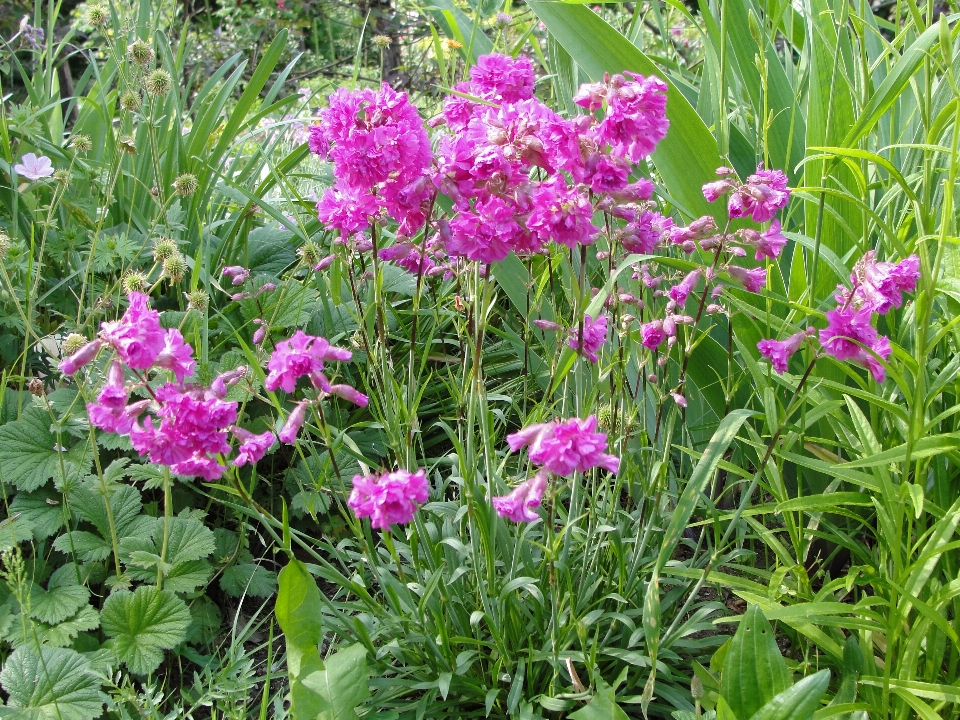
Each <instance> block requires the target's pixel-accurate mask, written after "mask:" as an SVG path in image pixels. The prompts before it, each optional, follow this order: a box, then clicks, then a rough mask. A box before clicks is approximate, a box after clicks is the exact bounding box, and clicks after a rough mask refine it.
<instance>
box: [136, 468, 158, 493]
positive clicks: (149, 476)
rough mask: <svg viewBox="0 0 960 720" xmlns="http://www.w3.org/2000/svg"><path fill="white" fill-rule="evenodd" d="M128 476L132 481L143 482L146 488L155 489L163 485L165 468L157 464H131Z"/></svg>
mask: <svg viewBox="0 0 960 720" xmlns="http://www.w3.org/2000/svg"><path fill="white" fill-rule="evenodd" d="M127 477H129V478H130V480H131V481H132V482H142V483H143V484H144V485H143V489H144V490H153V489H154V488H158V487H161V486H162V485H163V470H161V469H160V468H159V467H157V466H156V465H131V466H130V467H129V468H128V469H127Z"/></svg>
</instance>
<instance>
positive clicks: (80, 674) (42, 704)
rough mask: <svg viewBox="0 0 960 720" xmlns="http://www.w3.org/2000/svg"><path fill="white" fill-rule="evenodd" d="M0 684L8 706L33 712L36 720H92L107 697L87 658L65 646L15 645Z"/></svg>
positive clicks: (97, 715)
mask: <svg viewBox="0 0 960 720" xmlns="http://www.w3.org/2000/svg"><path fill="white" fill-rule="evenodd" d="M0 685H2V686H3V689H4V690H5V691H6V693H7V695H8V696H9V698H8V700H7V705H8V706H9V707H12V708H20V709H24V710H30V711H33V712H31V713H30V716H32V717H34V718H39V720H93V718H95V717H99V716H100V714H101V712H102V711H103V703H104V701H105V700H106V697H105V696H104V695H103V694H102V693H101V692H100V683H99V682H98V681H97V680H96V679H95V678H94V677H93V676H92V675H91V673H90V664H89V663H88V662H87V660H86V659H85V658H84V657H83V656H82V655H81V654H80V653H78V652H75V651H74V650H68V649H66V648H53V647H40V648H35V647H31V646H29V645H24V646H22V647H19V648H17V649H16V650H14V651H13V652H12V653H11V654H10V656H9V657H7V659H6V661H5V663H4V666H3V670H2V671H0Z"/></svg>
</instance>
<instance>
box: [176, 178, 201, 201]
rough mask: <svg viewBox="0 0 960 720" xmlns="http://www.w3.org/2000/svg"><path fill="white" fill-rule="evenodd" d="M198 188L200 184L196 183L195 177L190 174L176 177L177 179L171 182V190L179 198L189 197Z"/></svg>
mask: <svg viewBox="0 0 960 720" xmlns="http://www.w3.org/2000/svg"><path fill="white" fill-rule="evenodd" d="M199 187H200V183H199V182H197V176H196V175H191V174H190V173H183V175H178V176H177V179H176V180H174V181H173V189H174V191H175V192H176V193H177V195H179V196H180V197H190V196H191V195H193V194H194V193H195V192H196V191H197V188H199Z"/></svg>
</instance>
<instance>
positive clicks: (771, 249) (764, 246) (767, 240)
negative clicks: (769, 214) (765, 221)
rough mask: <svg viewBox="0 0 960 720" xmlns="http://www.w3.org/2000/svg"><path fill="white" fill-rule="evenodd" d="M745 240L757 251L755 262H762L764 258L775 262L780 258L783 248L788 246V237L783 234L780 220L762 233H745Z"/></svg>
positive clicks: (752, 231) (775, 221) (753, 231)
mask: <svg viewBox="0 0 960 720" xmlns="http://www.w3.org/2000/svg"><path fill="white" fill-rule="evenodd" d="M744 238H745V239H746V240H747V242H748V243H749V244H750V245H752V246H753V247H754V249H755V250H756V251H757V253H756V255H755V256H754V259H755V260H762V259H763V258H770V259H771V260H775V259H776V258H778V257H780V252H781V251H782V250H783V246H784V245H786V244H787V237H786V235H784V234H783V233H782V232H781V229H780V221H779V220H774V221H773V222H772V223H770V227H769V228H767V229H766V230H764V231H763V232H762V233H758V232H756V231H755V230H751V231H749V232H748V233H745V235H744Z"/></svg>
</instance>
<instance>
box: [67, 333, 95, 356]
mask: <svg viewBox="0 0 960 720" xmlns="http://www.w3.org/2000/svg"><path fill="white" fill-rule="evenodd" d="M88 342H89V340H87V338H85V337H84V336H83V335H81V334H80V333H70V334H69V335H67V337H65V338H64V339H63V354H64V356H69V355H73V354H74V353H75V352H76V351H77V350H79V349H80V348H82V347H83V346H84V345H86V344H87V343H88Z"/></svg>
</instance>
